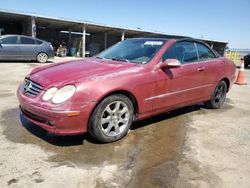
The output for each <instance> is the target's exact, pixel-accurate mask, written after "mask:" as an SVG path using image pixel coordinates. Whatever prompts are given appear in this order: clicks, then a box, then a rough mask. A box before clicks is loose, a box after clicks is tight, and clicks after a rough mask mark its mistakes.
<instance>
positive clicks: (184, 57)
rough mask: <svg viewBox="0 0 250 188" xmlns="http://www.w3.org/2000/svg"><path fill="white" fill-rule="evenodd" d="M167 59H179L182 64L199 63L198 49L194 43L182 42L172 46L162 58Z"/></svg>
mask: <svg viewBox="0 0 250 188" xmlns="http://www.w3.org/2000/svg"><path fill="white" fill-rule="evenodd" d="M162 59H163V61H165V60H166V59H178V60H179V61H180V62H181V63H182V64H187V63H192V62H195V61H198V56H197V49H196V47H195V44H194V42H189V41H182V42H177V43H175V44H173V45H172V46H170V47H169V48H168V49H167V51H166V52H165V53H164V54H163V56H162Z"/></svg>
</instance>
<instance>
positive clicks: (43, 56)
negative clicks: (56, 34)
mask: <svg viewBox="0 0 250 188" xmlns="http://www.w3.org/2000/svg"><path fill="white" fill-rule="evenodd" d="M48 58H49V57H48V55H47V54H46V53H44V52H40V53H39V54H37V56H36V60H37V61H38V62H39V63H46V62H47V61H48Z"/></svg>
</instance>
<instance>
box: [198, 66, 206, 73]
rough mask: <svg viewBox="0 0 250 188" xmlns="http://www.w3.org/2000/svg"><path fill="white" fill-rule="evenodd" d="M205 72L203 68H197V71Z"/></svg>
mask: <svg viewBox="0 0 250 188" xmlns="http://www.w3.org/2000/svg"><path fill="white" fill-rule="evenodd" d="M204 70H205V67H199V68H197V71H200V72H201V71H204Z"/></svg>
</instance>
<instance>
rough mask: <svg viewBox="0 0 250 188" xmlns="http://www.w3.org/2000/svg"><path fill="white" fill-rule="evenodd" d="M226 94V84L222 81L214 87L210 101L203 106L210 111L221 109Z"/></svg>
mask: <svg viewBox="0 0 250 188" xmlns="http://www.w3.org/2000/svg"><path fill="white" fill-rule="evenodd" d="M226 94H227V83H226V82H225V81H223V80H222V81H220V82H219V84H218V85H217V86H216V88H215V90H214V93H213V94H212V96H211V98H210V100H209V101H207V102H205V106H207V107H208V108H212V109H218V108H221V107H222V105H223V103H224V102H225V99H226Z"/></svg>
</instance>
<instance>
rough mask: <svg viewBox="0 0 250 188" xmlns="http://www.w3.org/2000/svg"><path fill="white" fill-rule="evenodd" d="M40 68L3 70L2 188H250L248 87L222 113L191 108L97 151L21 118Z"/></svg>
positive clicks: (236, 90) (249, 73) (235, 92)
mask: <svg viewBox="0 0 250 188" xmlns="http://www.w3.org/2000/svg"><path fill="white" fill-rule="evenodd" d="M64 60H65V59H63V58H62V59H56V61H57V62H58V61H64ZM37 66H41V65H40V64H37V63H23V62H16V63H15V62H8V63H4V62H1V63H0V83H1V85H0V112H1V113H0V114H1V116H0V187H60V188H63V187H202V188H203V187H218V188H221V187H233V188H234V187H249V185H250V178H249V177H250V170H249V169H250V162H249V158H250V126H249V121H250V116H249V114H250V86H249V85H244V86H238V85H234V86H233V88H232V91H231V92H230V93H229V95H228V97H227V100H226V104H225V106H224V107H223V108H222V109H220V110H209V109H204V108H203V107H202V106H200V105H195V106H190V107H186V108H183V109H179V110H176V111H173V112H170V113H165V114H162V115H159V116H157V117H154V118H150V119H147V120H145V121H141V122H137V123H135V124H134V125H133V128H132V130H131V131H130V133H129V134H128V135H127V137H125V138H124V139H122V140H120V141H118V142H115V143H111V144H98V143H95V141H94V140H93V139H91V137H90V136H88V135H84V136H74V137H55V136H51V135H48V134H47V133H46V132H45V131H43V130H41V129H38V128H37V127H36V126H35V125H33V124H31V123H29V122H27V121H26V120H25V119H20V118H19V110H18V102H17V99H16V96H15V91H16V88H17V86H18V84H20V83H21V82H22V81H23V78H24V76H25V75H26V74H28V73H29V72H30V70H31V69H33V68H34V67H37ZM245 76H246V80H247V82H248V83H250V70H246V71H245Z"/></svg>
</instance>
